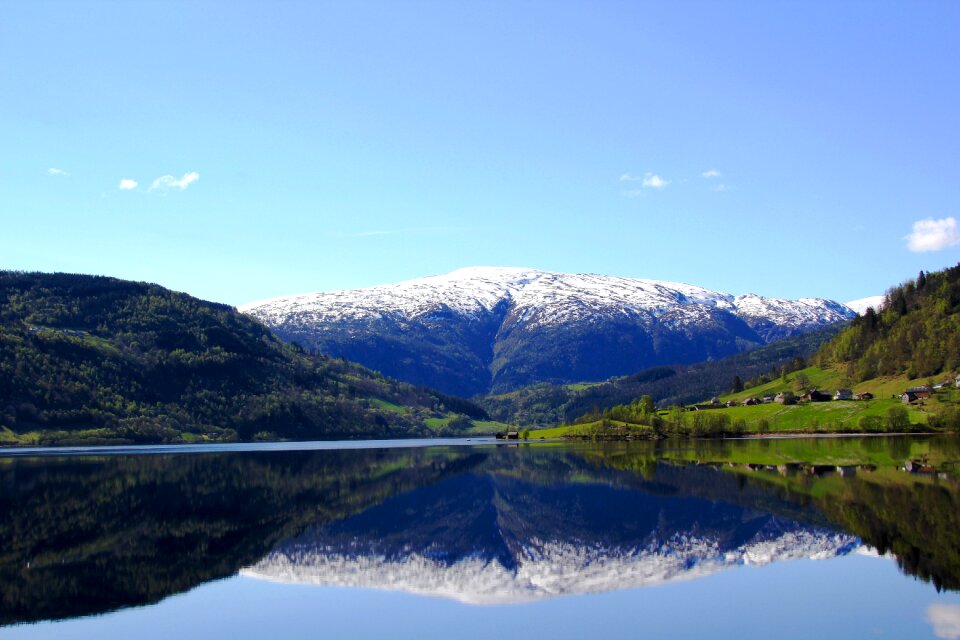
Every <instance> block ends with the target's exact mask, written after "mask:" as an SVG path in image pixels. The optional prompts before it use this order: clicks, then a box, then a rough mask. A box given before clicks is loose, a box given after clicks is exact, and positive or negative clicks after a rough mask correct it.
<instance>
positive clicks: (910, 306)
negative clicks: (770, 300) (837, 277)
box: [818, 265, 960, 381]
mask: <svg viewBox="0 0 960 640" xmlns="http://www.w3.org/2000/svg"><path fill="white" fill-rule="evenodd" d="M818 363H819V364H820V365H821V366H830V365H840V366H842V367H843V368H844V371H845V373H846V375H847V376H848V377H849V378H850V379H851V380H854V381H860V380H869V379H871V378H876V377H878V376H888V375H899V374H906V375H907V376H908V377H910V378H925V377H928V376H935V375H938V374H941V373H944V372H951V371H956V370H957V369H958V368H960V265H957V266H955V267H951V268H949V269H945V270H944V271H938V272H935V273H924V272H922V271H921V272H920V275H919V276H918V277H917V279H916V280H909V281H907V282H905V283H903V284H901V285H899V286H897V287H894V288H892V289H890V291H888V292H887V294H886V297H885V301H884V304H883V306H882V308H881V309H880V310H868V311H867V313H865V314H864V315H863V316H860V317H858V318H856V319H855V320H854V321H853V323H852V324H851V326H850V327H849V328H848V329H847V330H846V331H844V332H843V333H841V334H840V335H838V336H837V337H836V338H835V339H833V340H832V341H830V342H829V343H828V344H826V345H824V347H823V348H822V349H821V350H820V353H819V354H818Z"/></svg>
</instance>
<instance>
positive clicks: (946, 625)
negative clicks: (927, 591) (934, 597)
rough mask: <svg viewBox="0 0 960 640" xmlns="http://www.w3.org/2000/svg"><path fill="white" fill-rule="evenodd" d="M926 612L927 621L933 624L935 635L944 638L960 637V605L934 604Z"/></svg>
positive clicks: (953, 639) (945, 639)
mask: <svg viewBox="0 0 960 640" xmlns="http://www.w3.org/2000/svg"><path fill="white" fill-rule="evenodd" d="M926 614H927V615H926V618H927V622H929V623H930V624H931V625H932V626H933V635H935V636H937V637H938V638H943V639H944V640H957V639H958V638H960V605H956V604H932V605H930V606H929V607H927V611H926Z"/></svg>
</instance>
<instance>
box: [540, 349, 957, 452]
mask: <svg viewBox="0 0 960 640" xmlns="http://www.w3.org/2000/svg"><path fill="white" fill-rule="evenodd" d="M940 378H943V380H944V381H945V380H947V379H950V380H952V379H953V376H952V375H943V376H940V377H938V379H936V380H930V381H928V380H911V379H909V378H907V377H906V376H899V377H884V378H876V379H873V380H869V381H866V382H863V383H859V384H855V385H852V387H850V388H852V390H853V391H854V392H855V393H863V392H870V393H872V394H873V395H874V399H873V400H865V401H854V400H839V401H831V402H815V403H802V404H796V405H781V404H776V403H771V404H760V405H753V406H747V407H744V406H741V405H740V404H739V403H740V402H742V401H743V400H745V399H746V398H750V397H758V398H762V397H763V396H766V395H776V394H777V393H779V392H781V391H792V392H794V393H799V389H798V388H797V387H798V383H799V382H801V381H803V380H804V379H805V380H806V384H807V385H808V386H812V387H817V388H819V389H822V390H825V391H829V392H830V393H833V392H835V391H836V389H837V388H839V387H841V386H843V382H844V381H843V376H842V374H841V373H840V372H838V371H835V370H830V369H819V368H817V367H808V368H806V369H803V370H801V371H797V372H794V373H792V374H790V375H789V376H787V379H786V380H782V379H777V380H774V381H772V382H769V383H767V384H764V385H761V386H758V387H753V388H751V389H746V390H744V391H741V392H739V393H731V394H728V395H725V396H723V397H721V398H720V401H721V403H726V402H727V401H731V400H732V401H733V402H736V403H738V404H737V406H734V407H722V408H717V409H708V410H706V411H709V412H710V413H711V414H713V413H714V412H716V413H717V414H721V415H724V416H727V417H729V419H730V421H731V423H737V422H740V421H742V423H743V424H744V425H745V433H746V434H757V433H761V432H762V433H772V434H776V433H810V434H824V433H858V432H861V431H862V430H861V428H860V424H859V423H860V419H861V418H863V417H865V416H877V417H880V418H886V417H887V414H888V412H889V411H890V409H891V408H894V407H902V408H904V409H906V410H907V415H908V417H909V420H910V423H911V425H913V428H914V429H920V430H923V429H924V428H925V425H926V424H927V421H928V419H929V417H930V415H932V414H935V413H937V412H938V411H940V410H941V409H942V408H943V407H944V406H946V405H956V404H960V390H958V389H956V388H954V387H953V386H952V385H949V386H947V387H945V388H944V390H943V391H942V392H939V393H936V394H934V396H933V397H932V398H930V399H928V400H926V401H924V403H923V404H919V403H915V404H911V405H905V404H903V403H902V402H901V401H900V399H899V394H900V393H902V392H903V391H904V390H906V389H908V388H910V387H915V386H919V385H921V384H926V383H929V382H934V383H935V382H938V381H940ZM660 415H661V416H662V417H664V418H667V417H668V415H669V413H668V412H665V411H662V412H660ZM685 417H686V419H687V420H691V419H692V414H691V413H690V412H688V413H687V414H685ZM607 425H608V426H607V427H606V428H604V427H603V425H602V423H601V422H599V421H598V422H591V423H587V424H582V425H567V426H561V427H554V428H551V429H540V430H536V431H534V432H532V434H531V437H532V438H541V437H543V438H562V437H578V438H583V437H593V436H599V435H602V434H606V430H609V429H611V428H612V429H613V430H614V431H624V429H625V428H626V427H628V426H632V427H634V428H635V429H636V430H635V431H632V432H629V433H630V435H636V436H638V437H643V435H644V434H646V435H649V434H650V433H651V430H650V429H649V428H646V430H644V428H642V427H638V426H637V425H626V424H625V423H618V422H616V421H607ZM624 433H628V432H626V431H624Z"/></svg>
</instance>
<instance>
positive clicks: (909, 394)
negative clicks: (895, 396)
mask: <svg viewBox="0 0 960 640" xmlns="http://www.w3.org/2000/svg"><path fill="white" fill-rule="evenodd" d="M949 386H950V381H949V380H948V381H946V382H941V383H939V384H935V385H933V386H930V385H923V386H920V387H911V388H910V389H907V390H906V391H904V392H903V393H901V394H900V401H901V402H902V403H904V404H911V403H913V402H918V401H919V402H921V403H922V402H923V401H924V400H926V399H927V398H929V397H930V396H932V395H933V394H935V393H937V392H939V391H943V390H944V389H946V388H947V387H949ZM953 386H954V387H956V388H958V389H960V375H958V376H957V377H956V378H954V380H953Z"/></svg>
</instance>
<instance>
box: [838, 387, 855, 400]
mask: <svg viewBox="0 0 960 640" xmlns="http://www.w3.org/2000/svg"><path fill="white" fill-rule="evenodd" d="M833 399H834V400H853V391H851V390H850V389H837V392H836V393H835V394H833Z"/></svg>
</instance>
